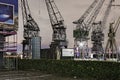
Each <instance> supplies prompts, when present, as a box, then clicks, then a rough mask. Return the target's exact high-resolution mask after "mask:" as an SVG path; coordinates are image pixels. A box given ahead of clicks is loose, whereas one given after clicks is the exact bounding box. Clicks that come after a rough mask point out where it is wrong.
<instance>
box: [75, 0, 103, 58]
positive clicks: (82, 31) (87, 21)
mask: <svg viewBox="0 0 120 80" xmlns="http://www.w3.org/2000/svg"><path fill="white" fill-rule="evenodd" d="M104 1H105V0H94V2H93V3H92V4H91V5H90V7H89V8H88V9H87V10H86V11H85V13H84V14H83V15H82V16H81V17H80V19H78V20H77V21H74V22H73V23H74V24H76V25H77V26H76V29H75V30H74V31H73V35H74V38H75V40H74V45H75V50H76V48H78V49H77V50H78V51H75V52H77V53H75V55H78V56H80V58H87V57H88V56H89V55H88V50H87V48H88V44H87V42H88V40H89V38H88V36H89V33H90V30H91V28H92V26H93V24H94V22H95V20H96V18H97V16H98V14H99V12H100V9H101V8H102V6H103V3H104Z"/></svg>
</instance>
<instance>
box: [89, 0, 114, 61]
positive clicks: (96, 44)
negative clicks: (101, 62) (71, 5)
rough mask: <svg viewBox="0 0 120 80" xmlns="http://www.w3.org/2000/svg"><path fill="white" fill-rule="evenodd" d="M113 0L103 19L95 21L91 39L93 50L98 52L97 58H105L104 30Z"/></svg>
mask: <svg viewBox="0 0 120 80" xmlns="http://www.w3.org/2000/svg"><path fill="white" fill-rule="evenodd" d="M113 2H114V0H110V1H109V3H108V5H107V8H106V10H105V13H104V15H103V19H101V20H100V21H99V22H94V23H93V26H92V36H91V41H93V47H92V52H94V53H95V54H96V58H98V59H100V58H104V49H103V45H102V44H103V41H104V33H103V30H104V29H105V27H106V22H107V19H108V16H109V14H110V11H111V7H112V3H113Z"/></svg>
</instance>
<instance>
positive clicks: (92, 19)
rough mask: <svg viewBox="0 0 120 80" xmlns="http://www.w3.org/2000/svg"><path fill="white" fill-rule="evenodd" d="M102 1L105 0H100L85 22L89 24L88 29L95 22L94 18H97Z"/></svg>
mask: <svg viewBox="0 0 120 80" xmlns="http://www.w3.org/2000/svg"><path fill="white" fill-rule="evenodd" d="M104 1H105V0H100V2H99V4H98V6H97V7H96V8H95V10H94V12H93V13H92V14H91V16H90V18H89V19H88V20H87V24H88V25H89V27H88V31H89V30H90V29H91V27H92V24H93V23H94V22H95V19H96V18H97V16H98V14H99V12H100V9H101V8H102V6H103V3H104Z"/></svg>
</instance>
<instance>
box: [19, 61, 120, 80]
mask: <svg viewBox="0 0 120 80" xmlns="http://www.w3.org/2000/svg"><path fill="white" fill-rule="evenodd" d="M18 69H19V70H40V71H42V72H46V73H51V74H57V75H61V76H67V77H77V78H87V79H95V80H120V63H118V62H103V61H73V60H24V59H23V60H19V67H18Z"/></svg>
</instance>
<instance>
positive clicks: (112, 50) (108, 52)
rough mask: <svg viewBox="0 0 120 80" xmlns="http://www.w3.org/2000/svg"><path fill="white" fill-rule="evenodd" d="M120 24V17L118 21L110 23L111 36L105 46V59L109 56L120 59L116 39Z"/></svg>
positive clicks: (109, 34) (109, 35)
mask: <svg viewBox="0 0 120 80" xmlns="http://www.w3.org/2000/svg"><path fill="white" fill-rule="evenodd" d="M119 25H120V17H119V18H118V20H117V21H116V23H110V26H109V33H108V37H109V38H108V41H107V45H106V48H105V59H108V58H112V59H119V52H118V47H117V44H116V39H115V37H116V32H117V30H118V28H119Z"/></svg>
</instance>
